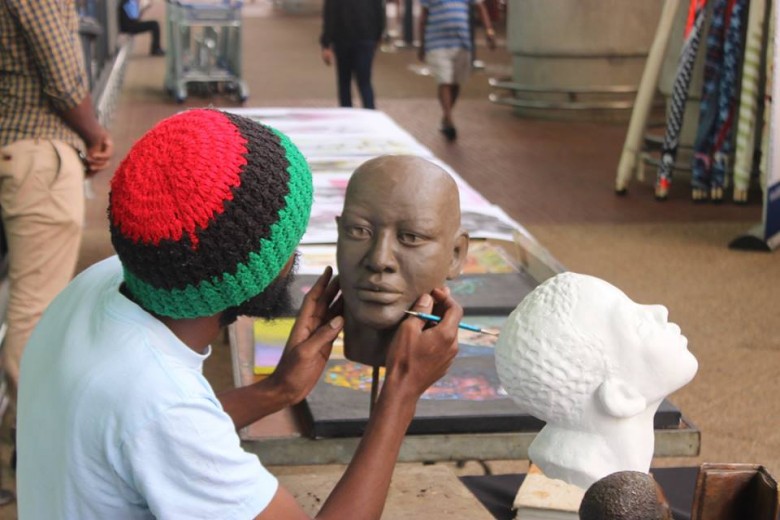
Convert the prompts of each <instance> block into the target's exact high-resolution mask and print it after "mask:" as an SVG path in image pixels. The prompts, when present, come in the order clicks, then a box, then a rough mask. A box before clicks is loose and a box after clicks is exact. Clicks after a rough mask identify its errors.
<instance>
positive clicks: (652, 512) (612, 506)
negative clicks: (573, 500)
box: [579, 471, 672, 520]
mask: <svg viewBox="0 0 780 520" xmlns="http://www.w3.org/2000/svg"><path fill="white" fill-rule="evenodd" d="M579 514H580V518H581V519H582V520H671V519H672V514H671V510H670V508H669V503H668V502H667V500H666V496H665V495H664V492H663V490H662V489H661V487H660V486H659V485H658V483H657V482H656V481H655V479H654V478H653V477H652V475H649V474H647V473H643V472H640V471H618V472H616V473H612V474H610V475H607V476H606V477H604V478H602V479H600V480H597V481H596V482H595V483H594V484H593V485H592V486H590V487H589V488H588V490H587V491H586V492H585V496H584V497H583V498H582V503H581V504H580V510H579Z"/></svg>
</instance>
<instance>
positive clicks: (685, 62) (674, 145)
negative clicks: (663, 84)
mask: <svg viewBox="0 0 780 520" xmlns="http://www.w3.org/2000/svg"><path fill="white" fill-rule="evenodd" d="M706 11H707V0H691V3H690V6H689V8H688V21H687V23H686V25H685V40H684V41H683V46H682V50H681V52H680V60H679V61H678V62H677V72H676V74H675V77H674V85H673V87H672V100H671V103H670V105H669V109H668V112H667V116H666V132H665V133H664V141H663V144H662V147H661V164H660V166H659V167H658V175H657V178H656V183H655V197H656V198H657V199H659V200H663V199H665V198H666V197H667V195H668V193H669V186H670V184H671V181H672V170H673V168H674V161H675V159H676V158H677V149H678V148H679V146H680V130H681V128H682V124H683V116H684V115H685V103H686V101H687V100H688V89H689V87H690V84H691V76H692V73H693V65H694V63H695V62H696V54H697V52H698V50H699V41H700V40H701V33H702V27H703V26H704V15H705V13H706Z"/></svg>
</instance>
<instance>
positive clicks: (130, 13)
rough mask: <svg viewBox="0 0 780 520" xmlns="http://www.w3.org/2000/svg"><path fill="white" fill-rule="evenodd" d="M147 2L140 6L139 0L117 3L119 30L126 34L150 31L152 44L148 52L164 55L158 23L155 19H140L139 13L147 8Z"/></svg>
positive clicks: (153, 54) (154, 54)
mask: <svg viewBox="0 0 780 520" xmlns="http://www.w3.org/2000/svg"><path fill="white" fill-rule="evenodd" d="M149 5H150V4H149V2H145V4H144V5H143V6H141V2H140V0H121V2H120V4H119V30H120V31H121V32H123V33H127V34H133V35H135V34H141V33H145V32H150V33H152V46H151V49H150V50H149V54H151V55H152V56H165V51H164V50H163V48H162V45H161V44H160V24H159V23H158V22H157V21H156V20H144V21H141V15H142V14H143V13H144V11H146V10H147V9H148V8H149Z"/></svg>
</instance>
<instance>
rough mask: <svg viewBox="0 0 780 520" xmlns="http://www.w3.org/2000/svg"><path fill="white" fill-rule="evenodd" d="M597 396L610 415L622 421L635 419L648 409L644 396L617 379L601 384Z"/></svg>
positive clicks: (610, 379)
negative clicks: (630, 418)
mask: <svg viewBox="0 0 780 520" xmlns="http://www.w3.org/2000/svg"><path fill="white" fill-rule="evenodd" d="M596 396H597V398H598V401H599V403H600V404H601V406H602V407H603V409H604V410H605V411H606V412H607V413H608V414H609V415H611V416H613V417H618V418H620V419H627V418H628V417H633V416H635V415H637V414H639V413H641V412H643V411H644V410H645V409H646V408H647V401H646V400H645V398H644V396H642V394H640V393H639V391H638V390H637V389H636V388H635V387H634V386H633V385H631V384H630V383H628V382H626V381H623V380H622V379H619V378H616V377H610V378H608V379H607V380H606V381H604V382H603V383H601V385H599V388H598V390H597V391H596Z"/></svg>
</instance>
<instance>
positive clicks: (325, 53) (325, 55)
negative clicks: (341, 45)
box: [322, 47, 333, 67]
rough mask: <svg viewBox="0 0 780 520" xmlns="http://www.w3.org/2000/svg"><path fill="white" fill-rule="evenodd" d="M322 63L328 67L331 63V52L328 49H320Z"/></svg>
mask: <svg viewBox="0 0 780 520" xmlns="http://www.w3.org/2000/svg"><path fill="white" fill-rule="evenodd" d="M322 61H323V62H325V65H327V66H328V67H330V64H331V63H333V50H332V49H331V48H330V47H323V48H322Z"/></svg>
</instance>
